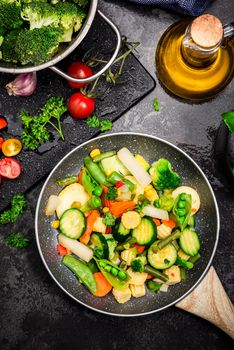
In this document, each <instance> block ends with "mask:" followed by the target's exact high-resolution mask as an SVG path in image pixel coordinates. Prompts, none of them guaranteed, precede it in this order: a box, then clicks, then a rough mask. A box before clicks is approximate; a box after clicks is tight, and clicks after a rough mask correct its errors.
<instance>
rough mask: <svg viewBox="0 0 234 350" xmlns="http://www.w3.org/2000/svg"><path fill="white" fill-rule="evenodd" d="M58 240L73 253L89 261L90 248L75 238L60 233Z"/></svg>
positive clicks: (90, 256)
mask: <svg viewBox="0 0 234 350" xmlns="http://www.w3.org/2000/svg"><path fill="white" fill-rule="evenodd" d="M58 241H59V243H60V244H61V245H62V246H63V247H64V248H67V249H69V250H70V251H71V252H72V253H73V254H75V255H77V256H78V257H79V258H80V259H82V260H84V261H86V262H89V261H90V260H91V259H92V257H93V251H92V249H90V248H88V247H87V246H86V245H85V244H83V243H81V242H78V241H77V240H75V239H71V238H68V237H66V236H64V235H62V234H61V233H60V234H59V235H58Z"/></svg>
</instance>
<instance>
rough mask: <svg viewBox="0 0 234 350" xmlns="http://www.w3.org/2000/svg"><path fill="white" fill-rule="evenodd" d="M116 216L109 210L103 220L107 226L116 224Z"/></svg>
mask: <svg viewBox="0 0 234 350" xmlns="http://www.w3.org/2000/svg"><path fill="white" fill-rule="evenodd" d="M115 220H116V217H115V216H114V215H112V214H111V213H110V212H109V211H108V212H107V213H106V214H105V215H104V216H103V219H102V222H103V223H104V224H105V225H106V226H114V224H115Z"/></svg>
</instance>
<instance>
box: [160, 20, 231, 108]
mask: <svg viewBox="0 0 234 350" xmlns="http://www.w3.org/2000/svg"><path fill="white" fill-rule="evenodd" d="M233 34H234V25H233V23H232V24H230V25H226V26H224V27H223V26H222V24H221V22H220V20H219V19H218V18H216V17H214V16H212V15H208V14H207V15H202V16H199V17H197V18H196V19H195V20H194V21H193V22H192V23H190V22H188V21H185V20H182V21H179V22H177V23H175V24H173V25H172V26H170V27H169V28H168V29H167V30H166V32H165V33H164V34H163V35H162V37H161V39H160V41H159V43H158V46H157V50H156V69H157V75H158V77H159V80H160V81H161V83H162V85H163V86H164V87H165V88H166V90H167V91H168V92H171V93H172V94H174V95H176V96H178V97H181V98H183V99H186V100H190V101H197V102H201V101H204V100H207V99H209V98H212V97H214V96H215V95H217V94H218V93H219V92H220V91H222V90H223V89H224V88H225V86H226V85H227V84H228V83H229V82H230V81H231V80H232V78H233V76H234V38H233Z"/></svg>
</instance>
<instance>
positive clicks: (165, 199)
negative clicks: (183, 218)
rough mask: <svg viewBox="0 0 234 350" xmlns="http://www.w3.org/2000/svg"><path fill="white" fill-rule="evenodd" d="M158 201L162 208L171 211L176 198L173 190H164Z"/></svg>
mask: <svg viewBox="0 0 234 350" xmlns="http://www.w3.org/2000/svg"><path fill="white" fill-rule="evenodd" d="M158 203H159V207H160V208H162V209H164V210H167V211H171V210H172V208H173V205H174V198H173V197H172V194H171V191H168V190H164V192H163V194H162V195H161V196H160V197H159V200H158Z"/></svg>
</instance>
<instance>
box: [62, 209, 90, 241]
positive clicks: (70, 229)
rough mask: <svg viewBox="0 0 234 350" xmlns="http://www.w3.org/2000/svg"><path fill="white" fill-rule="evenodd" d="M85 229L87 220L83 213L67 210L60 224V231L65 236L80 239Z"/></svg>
mask: <svg viewBox="0 0 234 350" xmlns="http://www.w3.org/2000/svg"><path fill="white" fill-rule="evenodd" d="M85 228H86V219H85V216H84V214H83V213H82V211H80V210H79V209H77V208H71V209H67V210H65V212H64V213H63V215H62V216H61V219H60V223H59V229H60V231H61V232H62V234H64V236H67V237H69V238H72V239H78V238H80V236H81V235H82V234H83V233H84V231H85Z"/></svg>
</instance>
